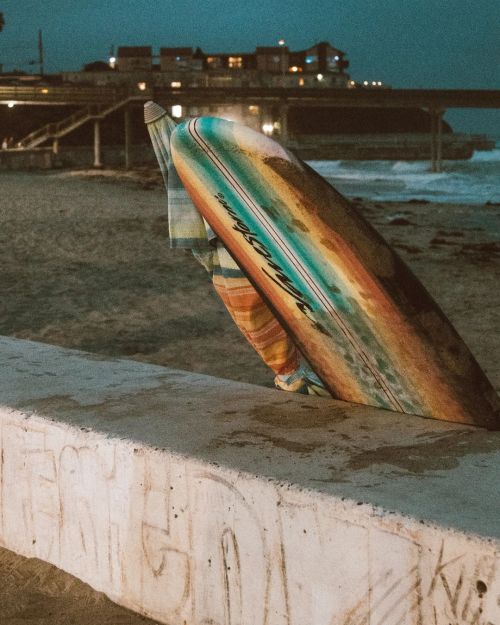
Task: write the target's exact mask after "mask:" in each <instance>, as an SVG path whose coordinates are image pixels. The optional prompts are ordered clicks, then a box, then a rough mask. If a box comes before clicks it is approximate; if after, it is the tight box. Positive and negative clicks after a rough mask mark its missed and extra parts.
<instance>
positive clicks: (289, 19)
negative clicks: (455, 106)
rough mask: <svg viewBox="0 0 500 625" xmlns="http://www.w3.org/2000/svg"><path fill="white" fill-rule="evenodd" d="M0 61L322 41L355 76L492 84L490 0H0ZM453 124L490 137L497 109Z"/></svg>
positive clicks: (496, 42) (51, 61)
mask: <svg viewBox="0 0 500 625" xmlns="http://www.w3.org/2000/svg"><path fill="white" fill-rule="evenodd" d="M0 12H3V14H4V18H5V22H6V24H5V27H4V30H3V31H2V32H0V63H3V65H4V71H9V70H12V69H13V68H14V67H17V68H20V69H23V70H25V71H29V72H36V71H37V70H38V66H37V65H29V64H28V63H29V61H30V60H35V59H37V58H38V51H37V40H38V30H39V29H41V30H42V32H43V41H44V51H45V71H46V72H57V71H61V70H78V69H80V68H81V67H82V65H83V64H85V63H89V62H91V61H95V60H104V61H105V60H107V58H108V56H109V51H110V48H111V46H113V45H114V46H115V49H116V47H118V46H120V45H151V46H153V50H154V53H158V52H159V48H160V46H193V47H197V46H200V47H201V48H202V49H203V50H204V51H205V52H226V51H227V52H229V51H238V52H245V51H248V52H252V51H253V50H254V49H255V47H256V46H257V45H276V43H277V41H278V39H280V38H284V39H285V41H286V43H287V45H288V46H289V47H290V49H292V50H294V49H295V50H299V49H304V48H307V47H309V46H310V45H312V44H313V43H316V42H318V41H325V40H326V41H329V42H330V43H332V44H333V45H334V46H335V47H336V48H339V49H341V50H343V51H345V52H346V53H347V59H348V60H349V61H350V64H351V65H350V68H349V70H348V71H349V73H350V74H351V77H352V78H353V79H355V80H357V81H363V80H369V81H372V80H377V81H378V80H381V81H383V82H384V83H386V84H389V85H391V86H393V87H395V88H397V87H408V88H465V89H467V88H470V89H473V88H475V89H500V2H499V0H343V1H338V0H245V1H242V0H232V1H231V0H184V1H180V0H149V1H147V0H142V1H141V0H136V1H135V2H134V1H132V0H89V1H86V2H85V1H74V0H0ZM445 119H446V120H447V121H449V122H450V123H451V124H452V126H453V127H454V129H455V130H457V131H464V132H486V133H488V134H491V135H497V136H499V137H500V111H499V110H493V111H484V110H483V111H480V110H470V109H467V110H462V111H458V110H454V111H448V112H447V114H446V117H445Z"/></svg>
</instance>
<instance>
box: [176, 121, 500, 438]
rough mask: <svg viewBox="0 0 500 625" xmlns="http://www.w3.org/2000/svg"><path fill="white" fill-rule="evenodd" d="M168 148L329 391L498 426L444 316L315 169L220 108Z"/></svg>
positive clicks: (494, 407) (489, 395) (480, 376)
mask: <svg viewBox="0 0 500 625" xmlns="http://www.w3.org/2000/svg"><path fill="white" fill-rule="evenodd" d="M171 149H172V158H173V161H174V164H175V167H176V169H177V171H178V173H179V175H180V177H181V179H182V182H183V184H184V185H185V187H186V189H187V191H188V193H189V195H190V196H191V198H192V200H193V201H194V203H195V205H196V207H197V208H198V209H199V211H200V212H201V213H202V214H203V216H204V217H205V219H206V220H207V221H208V222H209V223H210V225H211V227H212V228H213V229H214V231H215V232H216V233H217V234H218V236H219V237H220V238H221V240H222V241H223V242H224V244H225V245H226V247H227V248H228V250H229V251H230V253H231V254H232V255H233V257H234V258H235V259H236V260H237V262H238V264H239V265H240V266H241V268H242V269H243V270H244V271H245V273H246V274H247V276H248V277H249V279H250V280H251V281H252V282H253V284H254V285H255V287H256V288H257V289H258V290H259V292H260V293H261V295H262V296H263V297H264V298H265V300H266V301H267V302H268V303H269V305H270V306H271V307H272V309H273V310H274V311H275V313H276V315H277V316H278V317H279V319H280V320H281V321H282V323H283V324H284V325H285V327H286V328H287V329H288V331H289V332H290V333H291V334H292V336H293V337H294V340H295V341H296V343H297V345H298V347H299V348H300V350H301V351H302V353H303V354H304V356H305V357H306V358H307V360H308V361H309V362H310V363H311V365H312V367H313V368H314V369H315V371H316V373H317V374H318V375H319V376H320V377H321V379H322V380H323V382H324V383H325V385H326V386H327V387H328V389H329V390H330V391H331V392H332V394H333V395H334V396H335V397H338V398H340V399H343V400H346V401H351V402H356V403H361V404H368V405H373V406H379V407H382V408H386V409H389V410H395V411H399V412H405V413H410V414H418V415H423V416H431V417H435V418H441V419H445V420H450V421H457V422H463V423H471V424H476V425H483V426H487V427H490V428H499V427H500V417H499V416H498V413H499V401H498V397H497V395H496V393H495V391H494V390H493V389H492V387H491V385H490V383H489V381H488V380H487V378H486V377H485V375H484V373H483V372H482V371H481V369H480V368H479V366H478V365H477V363H476V361H475V360H474V358H473V356H472V355H471V353H470V351H469V350H468V348H467V347H466V346H465V344H464V343H463V341H462V340H461V338H460V337H459V336H458V334H457V333H456V331H455V330H454V329H453V327H452V326H451V324H450V323H449V321H448V320H447V318H446V317H445V315H444V314H443V313H442V312H441V310H440V309H439V308H438V306H437V305H436V304H435V302H434V301H433V300H432V298H431V297H430V295H429V294H428V293H427V292H426V291H425V289H424V288H423V287H422V285H421V284H420V283H419V281H418V280H417V279H416V278H415V276H413V274H412V273H411V272H410V271H409V269H408V268H407V267H406V266H405V265H404V263H403V262H402V261H401V259H400V258H399V257H398V256H397V255H396V254H395V253H394V251H393V250H392V249H391V248H390V246H389V245H388V244H387V243H386V242H385V241H384V240H383V239H382V238H381V237H380V235H378V234H377V232H376V231H375V230H374V229H373V228H372V227H371V226H370V225H369V224H368V223H367V222H366V221H365V220H364V219H363V218H362V217H361V216H360V215H359V214H358V213H357V212H356V210H355V209H354V207H353V206H352V205H351V204H350V203H349V202H348V201H347V200H346V199H345V198H343V197H342V196H341V195H340V194H339V193H337V192H336V191H335V189H333V187H331V186H330V185H329V184H328V183H327V182H326V181H325V180H323V179H322V178H321V177H320V176H319V175H317V174H316V173H315V172H313V171H312V170H311V169H310V168H308V167H307V165H305V164H304V163H302V162H301V161H299V160H298V159H296V158H295V157H294V156H293V155H292V154H290V153H289V152H287V151H286V150H284V149H283V148H282V147H281V146H280V145H279V144H277V143H276V142H274V141H272V140H271V139H269V138H267V137H265V136H263V135H261V134H259V133H257V132H255V131H252V130H250V129H248V128H246V127H244V126H241V125H239V124H235V123H232V122H228V121H225V120H222V119H217V118H196V119H193V120H189V121H186V122H183V123H181V124H180V125H179V126H178V127H177V128H176V129H175V130H174V131H173V133H172V137H171Z"/></svg>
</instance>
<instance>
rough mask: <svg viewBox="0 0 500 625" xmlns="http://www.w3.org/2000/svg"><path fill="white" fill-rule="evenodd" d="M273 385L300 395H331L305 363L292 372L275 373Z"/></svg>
mask: <svg viewBox="0 0 500 625" xmlns="http://www.w3.org/2000/svg"><path fill="white" fill-rule="evenodd" d="M274 385H275V386H276V388H277V389H279V390H280V391H288V392H291V393H301V394H302V395H318V396H320V397H331V395H330V393H329V392H328V391H327V390H326V388H325V386H324V384H323V382H322V381H321V380H320V379H319V378H318V376H317V375H316V374H315V373H314V371H313V370H312V369H310V368H309V366H308V365H305V364H302V365H301V366H300V367H299V368H298V369H296V370H295V371H294V372H293V373H289V374H287V375H277V376H276V377H275V378H274Z"/></svg>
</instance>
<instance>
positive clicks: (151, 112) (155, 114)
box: [144, 100, 175, 124]
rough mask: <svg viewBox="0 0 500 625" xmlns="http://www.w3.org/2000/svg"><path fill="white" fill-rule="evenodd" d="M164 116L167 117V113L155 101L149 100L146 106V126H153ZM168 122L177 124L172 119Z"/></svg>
mask: <svg viewBox="0 0 500 625" xmlns="http://www.w3.org/2000/svg"><path fill="white" fill-rule="evenodd" d="M164 115H167V111H166V110H165V109H164V108H163V107H162V106H160V105H159V104H157V103H156V102H153V100H149V101H148V102H146V104H145V105H144V122H145V123H146V124H152V123H154V122H156V121H158V120H159V119H160V118H161V117H163V116H164ZM167 117H168V115H167ZM168 120H169V121H171V122H172V123H175V122H174V121H173V120H172V119H170V117H168Z"/></svg>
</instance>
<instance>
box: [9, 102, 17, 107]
mask: <svg viewBox="0 0 500 625" xmlns="http://www.w3.org/2000/svg"><path fill="white" fill-rule="evenodd" d="M16 104H17V102H7V106H8V107H9V108H10V109H13V108H14V107H15V106H16Z"/></svg>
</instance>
